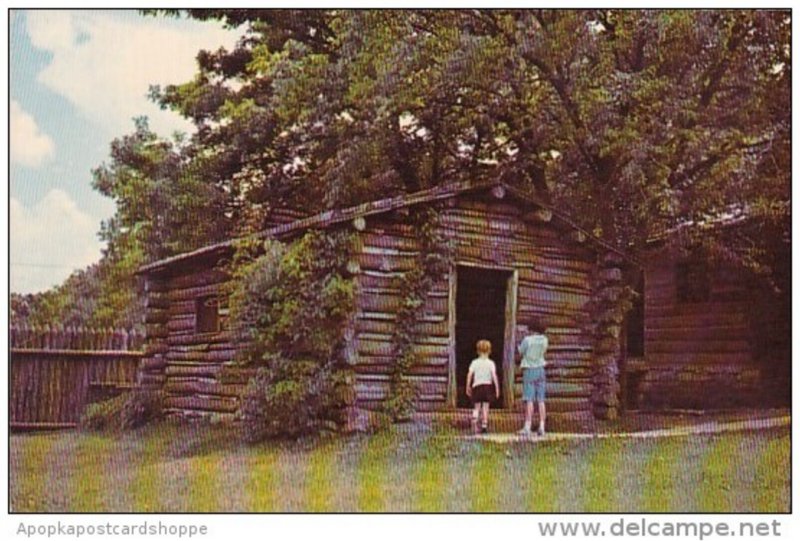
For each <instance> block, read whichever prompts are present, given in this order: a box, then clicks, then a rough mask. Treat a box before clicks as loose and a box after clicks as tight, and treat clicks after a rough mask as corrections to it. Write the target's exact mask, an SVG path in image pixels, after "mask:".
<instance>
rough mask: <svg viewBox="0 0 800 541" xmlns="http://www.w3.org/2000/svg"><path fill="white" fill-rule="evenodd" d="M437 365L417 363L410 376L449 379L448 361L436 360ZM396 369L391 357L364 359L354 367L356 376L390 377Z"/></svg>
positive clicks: (410, 370)
mask: <svg viewBox="0 0 800 541" xmlns="http://www.w3.org/2000/svg"><path fill="white" fill-rule="evenodd" d="M436 360H438V361H439V362H437V363H435V364H428V363H416V364H414V365H413V366H412V367H411V368H410V369H409V370H408V372H407V373H408V375H410V376H442V377H447V359H436ZM393 367H394V363H393V360H392V359H391V358H389V357H371V358H368V359H364V362H360V363H358V364H356V365H355V366H353V370H354V371H355V373H356V374H383V375H389V374H391V373H392V370H393Z"/></svg>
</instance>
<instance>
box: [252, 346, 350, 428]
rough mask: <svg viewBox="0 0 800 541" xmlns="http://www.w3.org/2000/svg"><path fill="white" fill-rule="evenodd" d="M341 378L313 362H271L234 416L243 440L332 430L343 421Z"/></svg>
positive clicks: (262, 371)
mask: <svg viewBox="0 0 800 541" xmlns="http://www.w3.org/2000/svg"><path fill="white" fill-rule="evenodd" d="M344 379H345V378H343V376H342V373H341V372H339V371H334V370H331V369H330V368H329V367H324V366H320V365H319V363H318V362H317V361H316V360H288V359H284V358H281V357H273V358H271V359H270V360H269V363H268V367H264V368H260V369H259V370H258V372H257V374H256V376H255V377H254V378H252V379H251V380H250V382H249V383H248V385H247V387H246V389H245V391H244V393H243V395H242V403H241V406H240V408H239V417H240V420H241V421H242V428H243V433H244V438H245V440H247V441H248V442H257V441H261V440H264V439H267V438H274V437H279V436H286V437H293V438H296V437H299V436H303V435H306V434H312V433H316V432H319V431H320V430H324V429H330V430H335V429H336V428H337V427H338V425H339V424H340V423H341V422H343V420H344V417H343V412H344V409H343V408H342V404H343V402H344V401H345V400H346V399H344V398H343V397H342V394H341V393H342V391H341V387H342V386H344V384H346V383H347V382H346V381H344Z"/></svg>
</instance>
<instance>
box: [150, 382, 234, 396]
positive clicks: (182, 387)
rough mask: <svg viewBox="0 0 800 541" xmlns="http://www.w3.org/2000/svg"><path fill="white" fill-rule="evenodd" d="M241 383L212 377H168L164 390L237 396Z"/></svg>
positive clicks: (176, 392)
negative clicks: (219, 380) (222, 381)
mask: <svg viewBox="0 0 800 541" xmlns="http://www.w3.org/2000/svg"><path fill="white" fill-rule="evenodd" d="M244 388H245V385H243V384H231V383H220V382H218V381H216V380H213V379H185V378H180V379H176V378H170V379H168V380H167V382H166V384H165V386H164V390H165V391H166V392H168V393H171V394H173V395H175V394H201V395H209V396H232V397H239V396H241V394H242V391H243V390H244Z"/></svg>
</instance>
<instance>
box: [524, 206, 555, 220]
mask: <svg viewBox="0 0 800 541" xmlns="http://www.w3.org/2000/svg"><path fill="white" fill-rule="evenodd" d="M522 219H523V220H526V221H529V222H539V223H548V222H550V221H551V220H552V219H553V211H552V210H548V209H539V210H534V211H532V212H528V213H526V214H524V215H523V216H522Z"/></svg>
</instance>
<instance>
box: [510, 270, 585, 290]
mask: <svg viewBox="0 0 800 541" xmlns="http://www.w3.org/2000/svg"><path fill="white" fill-rule="evenodd" d="M523 271H524V274H523ZM519 284H520V286H521V287H529V288H532V289H536V288H538V287H541V286H542V285H550V286H555V287H557V288H561V289H564V290H567V291H576V292H578V293H584V294H590V293H591V282H590V280H589V277H588V275H587V274H586V273H585V272H583V271H572V272H570V271H565V272H563V273H555V272H550V271H547V270H543V269H541V268H540V267H536V268H534V269H522V270H520V274H519Z"/></svg>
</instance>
